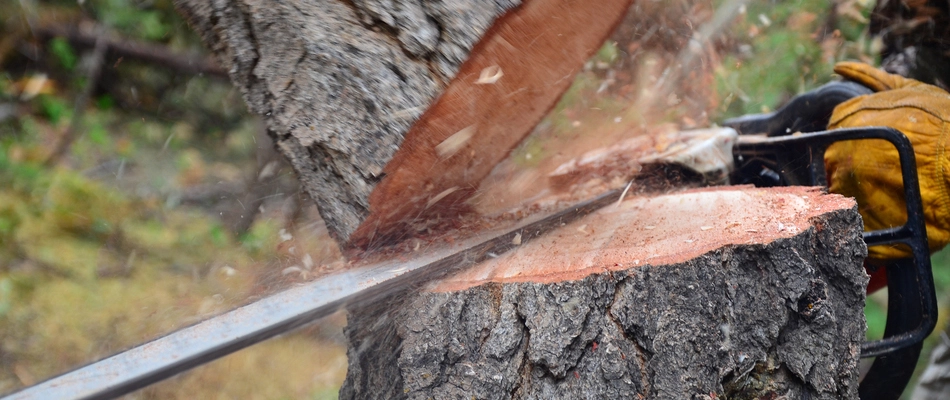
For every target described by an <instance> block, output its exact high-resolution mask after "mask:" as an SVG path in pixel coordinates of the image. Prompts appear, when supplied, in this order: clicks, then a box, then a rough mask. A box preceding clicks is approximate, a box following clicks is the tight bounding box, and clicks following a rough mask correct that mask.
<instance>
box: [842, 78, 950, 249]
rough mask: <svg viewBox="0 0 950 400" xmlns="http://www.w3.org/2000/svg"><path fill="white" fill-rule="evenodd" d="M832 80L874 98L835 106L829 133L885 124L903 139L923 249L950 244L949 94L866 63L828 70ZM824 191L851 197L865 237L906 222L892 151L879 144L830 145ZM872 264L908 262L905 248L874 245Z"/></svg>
mask: <svg viewBox="0 0 950 400" xmlns="http://www.w3.org/2000/svg"><path fill="white" fill-rule="evenodd" d="M835 72H836V73H838V74H839V75H841V76H843V77H845V78H846V79H850V80H853V81H856V82H859V83H861V84H863V85H865V86H867V87H869V88H871V89H873V90H874V91H875V92H876V93H872V94H869V95H864V96H858V97H855V98H853V99H850V100H848V101H846V102H844V103H841V104H839V105H838V106H837V107H835V110H834V113H833V114H832V116H831V120H830V121H829V122H828V129H837V128H855V127H867V126H889V127H892V128H896V129H898V130H900V131H901V132H903V133H904V134H905V135H907V138H908V139H910V141H911V143H912V144H913V146H914V153H915V154H916V158H917V176H918V179H919V180H920V195H921V198H922V200H923V205H924V219H925V221H926V223H927V237H928V238H929V240H930V251H931V252H934V251H937V250H939V249H941V248H943V247H944V246H945V245H946V244H947V243H948V242H950V160H948V156H947V141H948V136H950V122H948V121H950V94H948V93H947V92H945V91H944V90H942V89H940V88H938V87H936V86H932V85H928V84H925V83H922V82H919V81H915V80H913V79H907V78H904V77H902V76H899V75H892V74H888V73H887V72H884V71H881V70H879V69H876V68H874V67H871V66H870V65H867V64H861V63H854V62H843V63H839V64H837V65H835ZM825 167H826V169H827V171H828V182H829V186H830V187H829V189H830V190H831V192H834V193H840V194H843V195H845V196H850V197H854V198H855V199H856V200H857V202H858V210H859V211H860V213H861V216H862V217H863V218H864V229H865V230H866V231H872V230H878V229H884V228H890V227H895V226H900V225H903V224H904V223H905V222H906V221H907V207H906V205H905V202H904V190H903V182H902V179H901V170H900V161H899V159H898V155H897V149H895V148H894V146H893V145H891V144H890V143H889V142H886V141H884V140H856V141H848V142H840V143H835V144H834V145H832V146H831V147H829V148H828V151H827V152H826V153H825ZM868 253H869V254H868V257H869V258H870V259H872V260H873V259H877V260H889V259H894V258H903V257H910V256H911V253H910V249H909V248H907V247H905V246H897V245H894V246H875V247H872V248H869V249H868Z"/></svg>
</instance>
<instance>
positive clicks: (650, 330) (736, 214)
mask: <svg viewBox="0 0 950 400" xmlns="http://www.w3.org/2000/svg"><path fill="white" fill-rule="evenodd" d="M861 226H862V225H861V219H860V216H859V215H858V214H857V209H856V206H855V203H854V202H853V201H852V200H850V199H846V198H843V197H841V196H838V195H827V194H822V193H821V192H820V191H818V190H817V189H812V188H786V189H767V190H766V189H754V188H750V187H726V188H716V189H703V190H690V191H686V192H681V193H674V194H668V195H661V196H656V197H650V198H631V199H627V200H625V201H624V202H623V203H622V204H621V205H620V206H619V207H611V206H608V208H606V209H604V210H603V211H601V212H598V213H595V214H592V215H590V216H589V217H588V218H586V219H583V220H580V221H576V222H575V223H572V224H569V225H566V226H564V227H563V228H561V229H560V230H559V231H557V232H553V233H551V234H549V235H548V236H546V237H542V238H539V239H536V240H535V241H532V242H529V243H526V244H524V245H523V247H522V248H520V249H515V250H513V251H512V252H509V253H508V254H507V255H501V256H499V257H498V258H497V259H495V260H494V261H492V262H487V263H484V264H482V265H480V266H477V267H476V268H474V269H472V270H470V271H467V272H464V273H461V274H458V275H456V276H454V277H453V278H450V279H447V280H446V281H444V282H441V283H439V284H434V285H432V286H431V287H429V289H428V290H426V291H423V292H420V293H408V294H407V293H400V294H396V295H393V296H392V297H391V298H390V299H388V300H387V301H381V302H378V303H375V305H368V306H366V305H364V306H351V308H350V310H349V312H350V313H349V317H348V324H349V325H348V327H347V328H346V331H345V333H346V336H347V339H348V341H349V350H348V356H349V362H350V365H349V368H348V371H347V378H346V382H345V383H344V386H343V388H342V389H341V391H340V398H341V399H383V398H385V399H390V398H393V399H406V398H408V399H427V398H436V399H444V398H465V399H468V398H478V399H537V398H545V399H553V398H558V399H568V398H570V399H575V398H576V399H581V398H589V399H599V398H603V399H613V398H638V399H642V398H649V399H690V398H691V399H710V400H711V399H722V398H812V399H856V398H857V395H858V392H857V387H858V376H859V371H858V356H859V354H860V344H861V342H862V341H863V340H864V331H865V321H864V313H863V310H864V300H865V294H864V288H865V285H866V284H867V275H866V274H865V272H864V269H863V267H862V263H863V259H864V257H865V256H866V254H867V249H866V248H865V246H864V242H863V240H862V237H861V233H862V232H861V231H862V228H861Z"/></svg>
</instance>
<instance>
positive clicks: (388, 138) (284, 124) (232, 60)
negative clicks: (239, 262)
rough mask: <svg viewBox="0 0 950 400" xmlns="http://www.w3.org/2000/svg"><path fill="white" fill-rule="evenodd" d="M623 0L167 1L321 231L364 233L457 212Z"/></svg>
mask: <svg viewBox="0 0 950 400" xmlns="http://www.w3.org/2000/svg"><path fill="white" fill-rule="evenodd" d="M629 2H630V0H598V1H597V2H596V3H584V2H577V1H573V0H530V1H527V2H524V4H522V2H521V1H520V0H493V1H478V2H472V1H464V0H442V1H432V2H429V1H426V2H422V1H413V0H397V1H382V0H353V1H335V0H283V1H274V2H271V1H266V2H265V1H260V0H214V1H205V0H176V5H177V6H178V8H179V10H180V11H181V12H182V13H183V14H184V15H185V16H186V17H187V18H188V20H189V22H190V23H191V25H192V26H193V27H194V28H195V29H196V31H197V32H198V33H199V34H200V35H201V37H202V39H203V41H204V42H205V44H206V45H207V46H208V47H209V48H210V49H211V50H212V52H213V53H214V54H215V55H216V56H217V58H218V60H219V63H220V64H221V65H222V66H223V67H224V68H225V69H227V70H228V73H229V75H230V77H231V80H232V81H233V82H234V83H235V85H236V86H238V87H239V88H240V89H241V90H242V91H243V94H244V98H245V100H246V102H247V104H248V106H249V108H250V109H251V110H252V111H253V112H255V113H258V114H261V115H263V116H264V117H265V120H266V122H267V125H268V130H269V132H270V134H271V135H272V136H273V137H274V138H275V142H276V144H277V147H278V149H279V150H280V151H281V153H283V155H284V156H286V157H287V158H288V159H289V160H290V163H291V165H293V167H294V169H295V170H296V171H297V173H298V175H299V178H300V181H301V183H302V185H303V187H304V189H305V190H306V191H307V193H308V194H309V195H310V196H311V197H313V198H314V199H315V200H316V202H317V205H318V206H319V208H320V213H321V215H322V216H323V218H324V220H325V222H326V224H327V227H328V228H329V231H330V232H331V234H332V235H333V236H334V237H335V238H336V239H338V241H340V242H343V243H344V244H350V245H354V246H363V247H365V246H369V245H371V244H373V243H378V242H381V241H387V240H392V239H394V238H398V237H399V236H400V235H404V234H405V229H406V227H407V226H408V225H410V224H408V223H405V221H406V220H407V219H413V218H414V219H425V218H426V217H428V216H431V215H443V216H444V215H447V214H451V213H458V212H461V211H463V210H464V209H465V205H464V201H465V200H466V199H467V197H468V196H469V195H471V194H472V193H473V192H474V190H475V188H476V187H477V185H478V183H479V182H480V181H481V179H482V178H483V177H484V176H485V175H487V174H488V172H490V170H491V168H492V167H493V166H494V165H495V164H496V163H497V162H498V161H500V160H501V159H503V158H504V157H505V156H506V155H507V154H508V152H509V151H510V150H511V148H513V147H514V146H515V145H516V144H517V143H518V142H519V141H520V140H521V139H522V138H523V137H524V136H525V135H526V134H527V133H529V132H530V130H531V129H532V127H533V126H534V125H535V124H537V122H538V121H539V120H540V119H541V118H542V117H543V115H544V114H545V113H546V112H547V110H548V109H550V108H551V107H552V106H553V105H554V103H555V101H556V100H557V98H558V97H559V96H560V95H561V93H563V92H564V90H566V89H567V88H568V86H569V85H570V83H571V82H572V77H573V75H574V73H575V72H577V71H578V70H579V69H580V67H581V65H582V64H583V62H584V60H586V59H587V58H588V57H589V56H590V55H591V54H592V53H593V52H594V51H596V49H597V48H598V47H599V46H600V45H601V43H602V42H603V40H604V39H605V38H606V37H607V35H608V34H609V32H610V31H611V30H612V28H613V26H614V25H615V24H616V23H617V22H619V20H620V18H621V17H622V16H623V14H624V13H623V11H624V10H625V9H626V7H627V6H629ZM459 133H464V134H463V135H459ZM450 138H451V139H452V140H449V139H450ZM440 145H442V146H440Z"/></svg>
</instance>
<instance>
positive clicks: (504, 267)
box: [433, 186, 854, 291]
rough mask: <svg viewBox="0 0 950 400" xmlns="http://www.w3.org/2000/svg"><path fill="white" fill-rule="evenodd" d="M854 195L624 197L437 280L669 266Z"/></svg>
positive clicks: (758, 192)
mask: <svg viewBox="0 0 950 400" xmlns="http://www.w3.org/2000/svg"><path fill="white" fill-rule="evenodd" d="M853 204H854V202H853V200H851V199H848V198H845V197H842V196H837V195H826V194H823V193H822V192H821V191H820V190H819V189H817V188H803V187H783V188H769V189H756V188H752V187H734V186H733V187H716V188H703V189H692V190H688V191H684V192H678V193H673V194H666V195H659V196H655V197H652V196H651V197H635V196H630V197H629V198H627V199H626V201H623V202H621V203H618V204H617V205H616V206H608V207H606V208H604V209H602V210H600V211H598V212H596V213H594V214H592V215H590V216H588V217H587V218H585V219H583V220H581V221H579V222H577V223H574V224H571V225H569V226H565V227H564V228H562V229H560V230H558V231H555V232H551V233H548V234H546V235H544V236H542V237H540V238H538V239H536V240H534V241H532V242H530V243H527V244H525V245H524V246H522V247H521V248H519V249H516V250H514V251H512V252H509V253H506V254H504V255H502V256H500V257H498V258H496V259H493V260H491V261H488V262H485V263H482V264H479V265H478V266H476V267H474V268H471V269H469V270H467V271H465V272H462V273H460V274H458V275H455V276H453V277H451V278H449V279H447V280H445V281H443V282H441V283H440V284H439V286H437V287H436V288H435V289H433V290H438V291H458V290H462V289H465V288H467V287H471V286H476V285H480V284H484V283H488V282H539V283H551V282H558V281H565V280H575V279H580V278H583V277H584V276H586V275H590V274H592V273H600V272H604V271H617V270H626V269H630V268H636V267H638V266H641V265H669V264H676V263H681V262H685V261H688V260H690V259H693V258H696V257H699V256H701V255H703V254H705V253H708V252H710V251H714V250H716V249H719V248H721V247H724V246H729V245H742V244H768V243H771V242H773V241H775V240H776V239H780V238H788V237H792V236H795V235H797V234H799V233H800V232H802V231H804V230H806V229H808V228H810V227H812V224H813V221H812V219H813V218H815V217H817V216H819V215H821V214H824V213H827V212H830V211H834V210H838V209H842V208H845V209H846V208H850V207H852V205H853Z"/></svg>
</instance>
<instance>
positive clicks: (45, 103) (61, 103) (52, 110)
mask: <svg viewBox="0 0 950 400" xmlns="http://www.w3.org/2000/svg"><path fill="white" fill-rule="evenodd" d="M36 98H37V101H38V103H39V106H40V112H41V113H42V114H43V116H45V117H46V118H47V119H48V120H49V121H50V122H52V123H53V124H56V123H59V122H60V121H62V120H63V119H64V118H66V117H67V116H68V115H69V114H72V112H71V111H70V110H69V104H67V103H66V101H65V100H63V99H62V98H59V97H56V96H49V95H39V96H37V97H36Z"/></svg>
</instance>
